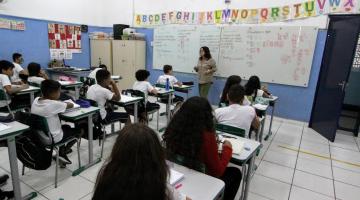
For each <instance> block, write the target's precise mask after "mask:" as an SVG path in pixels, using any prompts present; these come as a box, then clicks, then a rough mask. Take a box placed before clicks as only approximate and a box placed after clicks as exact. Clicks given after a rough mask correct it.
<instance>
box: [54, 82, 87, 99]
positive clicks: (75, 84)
mask: <svg viewBox="0 0 360 200" xmlns="http://www.w3.org/2000/svg"><path fill="white" fill-rule="evenodd" d="M59 83H60V84H61V87H62V88H64V89H69V88H74V89H75V99H79V97H80V88H81V86H82V85H83V83H82V82H79V81H59Z"/></svg>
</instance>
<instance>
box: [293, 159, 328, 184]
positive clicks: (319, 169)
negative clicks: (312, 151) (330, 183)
mask: <svg viewBox="0 0 360 200" xmlns="http://www.w3.org/2000/svg"><path fill="white" fill-rule="evenodd" d="M296 169H298V170H300V171H305V172H308V173H310V174H314V175H318V176H322V177H325V178H329V179H332V178H333V175H332V170H331V166H330V165H323V164H321V163H317V162H314V161H312V160H308V159H304V158H298V159H297V162H296Z"/></svg>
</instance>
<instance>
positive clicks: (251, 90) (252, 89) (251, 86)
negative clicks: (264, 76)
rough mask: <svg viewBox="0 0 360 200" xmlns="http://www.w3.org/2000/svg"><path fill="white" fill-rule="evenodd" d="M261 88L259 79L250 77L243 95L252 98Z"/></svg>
mask: <svg viewBox="0 0 360 200" xmlns="http://www.w3.org/2000/svg"><path fill="white" fill-rule="evenodd" d="M260 88H261V84H260V79H259V77H257V76H251V77H250V78H249V80H248V82H247V83H246V85H245V95H247V96H251V95H253V94H254V97H256V95H257V90H259V89H260Z"/></svg>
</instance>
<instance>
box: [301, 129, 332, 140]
mask: <svg viewBox="0 0 360 200" xmlns="http://www.w3.org/2000/svg"><path fill="white" fill-rule="evenodd" d="M302 139H303V140H307V141H310V142H314V143H322V144H329V141H328V140H327V139H326V138H325V137H323V136H322V135H320V133H318V132H316V131H315V130H314V129H311V128H308V127H305V128H304V131H303V135H302Z"/></svg>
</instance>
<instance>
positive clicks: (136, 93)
mask: <svg viewBox="0 0 360 200" xmlns="http://www.w3.org/2000/svg"><path fill="white" fill-rule="evenodd" d="M123 94H130V95H131V96H135V97H142V98H143V100H142V101H140V103H139V109H138V111H139V110H141V108H143V109H144V111H145V112H146V115H147V116H149V115H153V114H154V113H155V112H157V123H156V130H159V116H160V108H158V109H153V110H148V109H147V108H146V103H145V101H146V99H145V94H144V93H143V92H141V91H139V90H133V89H127V90H123ZM125 110H126V112H127V113H128V114H129V115H134V110H133V107H132V106H131V107H128V106H127V107H125ZM147 123H149V120H148V119H147Z"/></svg>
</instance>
